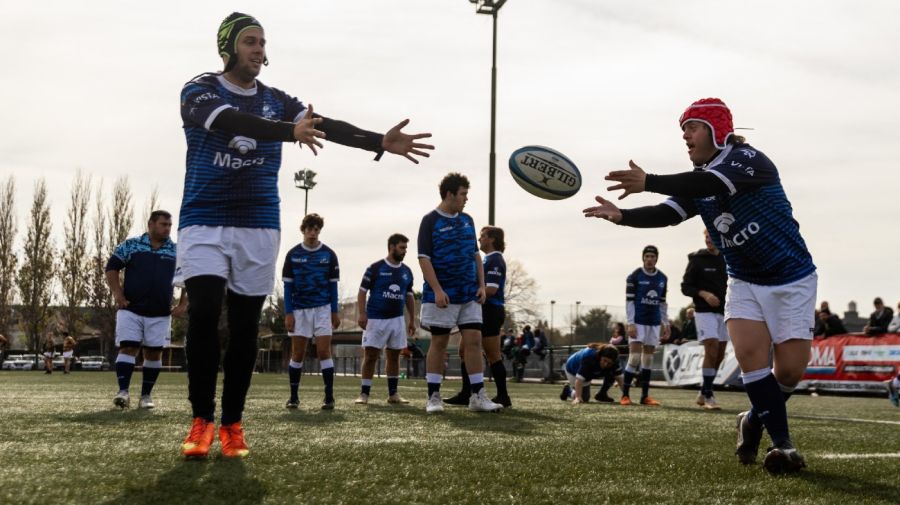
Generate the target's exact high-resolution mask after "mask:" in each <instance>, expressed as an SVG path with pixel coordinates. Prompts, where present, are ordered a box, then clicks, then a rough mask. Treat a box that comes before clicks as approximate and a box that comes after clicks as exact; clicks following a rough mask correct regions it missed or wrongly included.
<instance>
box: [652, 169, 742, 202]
mask: <svg viewBox="0 0 900 505" xmlns="http://www.w3.org/2000/svg"><path fill="white" fill-rule="evenodd" d="M644 190H645V191H650V192H652V193H659V194H662V195H668V196H678V197H682V198H703V197H705V196H712V195H721V194H723V193H728V192H729V189H728V186H726V185H725V183H724V182H723V181H722V179H720V178H719V177H718V176H717V175H716V174H714V173H711V172H683V173H680V174H672V175H654V174H647V177H646V179H645V180H644Z"/></svg>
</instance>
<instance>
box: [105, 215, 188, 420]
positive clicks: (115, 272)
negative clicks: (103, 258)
mask: <svg viewBox="0 0 900 505" xmlns="http://www.w3.org/2000/svg"><path fill="white" fill-rule="evenodd" d="M171 231H172V215H171V214H169V213H168V212H166V211H164V210H155V211H153V212H151V213H150V219H149V221H148V222H147V233H144V234H143V235H141V236H139V237H132V238H129V239H128V240H126V241H125V242H122V243H121V244H119V245H117V246H116V248H115V250H114V251H113V254H112V256H110V257H109V261H107V262H106V283H107V284H108V285H109V290H110V292H111V293H112V295H113V297H114V298H115V300H116V307H118V309H119V310H118V311H116V346H118V347H119V355H118V356H117V357H116V378H117V379H118V381H119V392H118V393H117V394H116V396H115V397H114V398H113V403H114V404H115V405H116V406H117V407H120V408H123V409H124V408H126V407H128V405H129V403H130V398H129V395H128V387H129V385H130V384H131V374H132V373H133V372H134V364H135V361H136V359H135V358H136V356H137V353H138V351H139V350H140V349H141V347H143V349H144V352H143V354H144V364H143V369H144V372H143V375H144V378H143V380H142V383H141V400H140V402H139V404H138V405H139V406H140V408H142V409H152V408H153V407H154V406H155V405H154V403H153V398H152V396H151V393H152V392H153V386H154V385H155V384H156V379H157V378H158V377H159V372H160V370H162V359H161V358H162V350H163V348H164V347H168V346H169V344H170V342H171V339H172V317H171V316H176V317H178V316H181V315H183V314H184V312H185V311H186V310H187V296H186V294H185V292H184V290H182V291H181V299H180V300H179V302H178V305H177V306H175V307H174V308H172V306H171V305H172V292H173V287H172V282H173V279H174V277H175V254H176V253H175V243H174V242H172V241H171V240H170V239H169V234H170V233H171ZM122 270H125V285H124V287H123V286H122V283H121V282H120V280H119V277H120V272H121V271H122Z"/></svg>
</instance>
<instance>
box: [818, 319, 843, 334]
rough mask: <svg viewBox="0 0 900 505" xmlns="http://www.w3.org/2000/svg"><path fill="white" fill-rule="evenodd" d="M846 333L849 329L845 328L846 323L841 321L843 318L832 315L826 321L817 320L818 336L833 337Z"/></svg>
mask: <svg viewBox="0 0 900 505" xmlns="http://www.w3.org/2000/svg"><path fill="white" fill-rule="evenodd" d="M844 333H847V329H846V328H844V323H843V322H842V321H841V318H839V317H837V316H836V315H834V314H831V315H830V316H828V319H826V320H825V321H822V320H821V319H816V329H815V334H816V336H819V335H823V336H826V337H831V336H833V335H843V334H844Z"/></svg>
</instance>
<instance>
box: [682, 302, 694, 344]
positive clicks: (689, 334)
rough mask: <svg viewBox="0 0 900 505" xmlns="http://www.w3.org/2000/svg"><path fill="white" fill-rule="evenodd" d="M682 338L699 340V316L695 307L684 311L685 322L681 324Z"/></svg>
mask: <svg viewBox="0 0 900 505" xmlns="http://www.w3.org/2000/svg"><path fill="white" fill-rule="evenodd" d="M681 340H683V341H684V342H688V341H691V340H697V317H696V311H695V310H694V308H693V307H691V308H689V309H687V310H686V311H685V312H684V323H682V324H681ZM684 342H682V343H684Z"/></svg>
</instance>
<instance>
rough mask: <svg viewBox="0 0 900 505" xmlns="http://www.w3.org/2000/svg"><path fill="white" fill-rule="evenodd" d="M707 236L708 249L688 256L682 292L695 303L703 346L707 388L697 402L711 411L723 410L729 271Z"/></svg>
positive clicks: (704, 376)
mask: <svg viewBox="0 0 900 505" xmlns="http://www.w3.org/2000/svg"><path fill="white" fill-rule="evenodd" d="M703 236H704V238H705V239H706V249H701V250H699V251H697V252H693V253H691V254H689V255H688V265H687V268H685V270H684V277H683V278H682V281H681V293H682V294H683V295H685V296H690V297H692V298H693V300H694V307H695V315H694V320H695V321H696V323H697V340H699V341H700V343H701V344H703V369H702V373H703V385H702V386H701V387H700V393H698V394H697V400H696V402H697V405H699V406H701V407H703V408H705V409H707V410H719V409H720V407H719V402H717V401H716V397H715V396H714V395H713V381H714V380H715V378H716V374H717V373H718V371H719V367H720V366H721V365H722V360H724V359H725V349H726V348H727V346H728V330H727V329H726V328H725V304H724V301H725V293H726V288H727V284H728V273H727V272H726V271H725V259H724V258H723V257H722V253H720V252H719V249H718V248H717V247H716V245H715V244H713V241H712V238H711V237H710V236H709V232H708V231H707V230H705V229H704V230H703Z"/></svg>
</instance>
